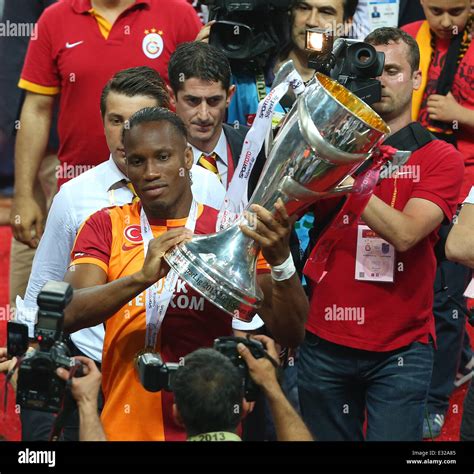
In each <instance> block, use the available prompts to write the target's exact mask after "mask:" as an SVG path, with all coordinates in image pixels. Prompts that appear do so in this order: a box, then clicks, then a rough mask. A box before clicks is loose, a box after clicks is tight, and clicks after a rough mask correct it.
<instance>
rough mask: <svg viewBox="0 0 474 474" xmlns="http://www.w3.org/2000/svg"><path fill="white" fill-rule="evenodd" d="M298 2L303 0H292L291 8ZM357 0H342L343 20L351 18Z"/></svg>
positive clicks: (355, 8)
mask: <svg viewBox="0 0 474 474" xmlns="http://www.w3.org/2000/svg"><path fill="white" fill-rule="evenodd" d="M298 3H304V0H294V1H293V2H292V4H291V8H293V7H295V6H296V5H298ZM358 3H359V0H343V2H342V4H343V7H344V13H343V20H344V21H347V20H349V18H352V17H353V16H354V14H355V12H356V10H357V5H358Z"/></svg>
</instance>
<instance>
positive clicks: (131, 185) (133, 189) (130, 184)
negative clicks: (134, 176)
mask: <svg viewBox="0 0 474 474" xmlns="http://www.w3.org/2000/svg"><path fill="white" fill-rule="evenodd" d="M127 188H128V189H130V191H132V193H133V200H132V202H137V201H139V200H140V198H139V197H138V196H137V192H136V191H135V188H134V187H133V184H132V183H131V181H127Z"/></svg>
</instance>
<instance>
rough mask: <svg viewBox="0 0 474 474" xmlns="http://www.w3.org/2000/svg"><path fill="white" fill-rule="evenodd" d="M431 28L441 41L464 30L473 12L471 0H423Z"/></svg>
mask: <svg viewBox="0 0 474 474" xmlns="http://www.w3.org/2000/svg"><path fill="white" fill-rule="evenodd" d="M421 5H422V7H423V10H424V12H425V16H426V19H427V20H428V23H429V25H430V28H431V29H432V30H433V31H434V33H435V35H436V36H437V37H438V38H440V39H449V38H452V36H453V35H455V34H458V33H460V32H461V31H462V30H464V27H465V26H466V23H467V21H468V19H469V14H470V10H471V1H470V0H421Z"/></svg>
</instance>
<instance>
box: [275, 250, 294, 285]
mask: <svg viewBox="0 0 474 474" xmlns="http://www.w3.org/2000/svg"><path fill="white" fill-rule="evenodd" d="M271 271H272V278H273V279H274V280H275V281H284V280H288V279H290V278H291V277H292V276H293V275H294V274H295V273H296V267H295V264H294V262H293V256H292V255H291V253H290V256H289V257H288V258H287V259H286V260H285V261H284V262H283V263H282V264H280V265H277V266H275V267H271Z"/></svg>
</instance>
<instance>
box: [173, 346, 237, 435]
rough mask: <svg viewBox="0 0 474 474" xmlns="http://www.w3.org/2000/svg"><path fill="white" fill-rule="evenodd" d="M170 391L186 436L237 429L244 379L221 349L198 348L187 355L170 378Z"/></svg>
mask: <svg viewBox="0 0 474 474" xmlns="http://www.w3.org/2000/svg"><path fill="white" fill-rule="evenodd" d="M173 392H174V399H175V403H176V407H177V408H178V411H179V413H180V415H181V418H182V420H183V423H184V426H185V428H186V432H187V434H188V436H195V435H197V434H201V433H210V432H213V431H230V432H234V431H235V430H236V428H237V426H238V424H239V421H240V418H241V413H240V412H241V409H242V398H243V396H244V392H243V378H242V375H241V374H240V372H239V370H238V369H237V367H235V365H233V364H232V362H231V361H230V360H229V359H228V358H227V357H226V356H224V355H223V354H221V353H220V352H217V351H216V350H214V349H198V350H196V351H194V352H192V353H191V354H189V355H187V356H186V357H185V358H184V365H182V366H181V367H179V369H178V370H177V372H176V374H175V377H174V379H173Z"/></svg>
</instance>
